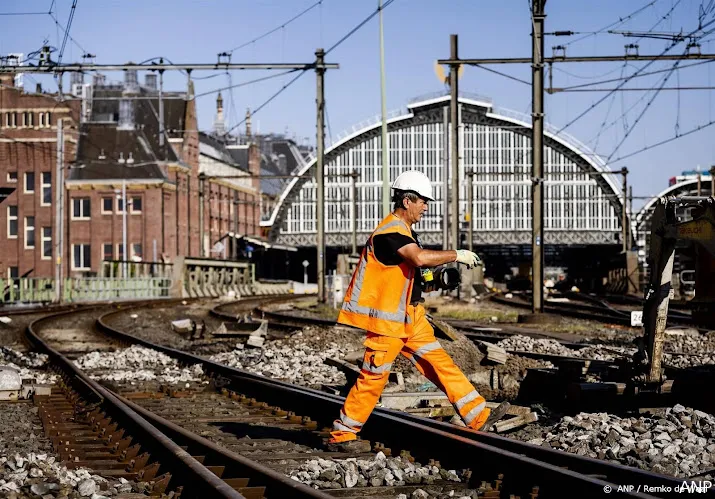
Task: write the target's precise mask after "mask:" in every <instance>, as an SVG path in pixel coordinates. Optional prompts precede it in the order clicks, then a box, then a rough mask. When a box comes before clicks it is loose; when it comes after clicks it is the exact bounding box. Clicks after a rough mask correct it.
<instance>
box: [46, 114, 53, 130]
mask: <svg viewBox="0 0 715 499" xmlns="http://www.w3.org/2000/svg"><path fill="white" fill-rule="evenodd" d="M45 126H46V127H48V128H49V127H51V126H52V113H47V114H45Z"/></svg>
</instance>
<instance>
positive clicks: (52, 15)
mask: <svg viewBox="0 0 715 499" xmlns="http://www.w3.org/2000/svg"><path fill="white" fill-rule="evenodd" d="M46 14H48V15H49V16H50V17H51V18H52V20H53V21H54V22H55V25H56V26H57V28H58V29H61V30H62V31H64V32H66V33H68V35H67V37H68V38H69V40H70V41H71V42H72V43H74V44H75V45H76V46H77V48H78V49H80V50H81V51H82V53H83V54H87V53H88V52H87V50H85V49H84V47H82V45H80V44H79V42H78V41H77V40H75V39H74V38H72V35H69V32H68V31H67V29H66V28H65V27H64V26H63V25H62V23H60V22H59V21H58V20H57V17H56V16H55V15H54V14H53V13H52V11H50V12H46Z"/></svg>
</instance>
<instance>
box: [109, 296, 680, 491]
mask: <svg viewBox="0 0 715 499" xmlns="http://www.w3.org/2000/svg"><path fill="white" fill-rule="evenodd" d="M124 312H126V310H125V311H124ZM114 314H116V313H115V312H113V313H110V314H105V315H104V316H102V317H101V318H100V319H98V320H97V327H98V328H99V329H100V330H101V331H104V332H106V333H107V334H108V335H110V336H112V337H113V338H115V339H120V340H122V341H124V342H127V343H137V344H141V345H143V346H146V347H148V348H153V349H155V350H158V351H161V352H163V353H165V354H167V355H169V356H171V357H174V358H176V359H177V360H179V361H180V362H182V363H185V364H197V363H198V364H201V365H202V367H203V369H204V372H206V373H210V374H211V375H213V376H217V377H219V378H222V382H223V383H226V385H225V386H226V387H227V388H229V389H231V390H235V391H237V392H240V393H242V394H245V395H246V396H248V397H255V398H256V399H257V400H260V401H264V402H266V403H268V404H273V405H280V406H281V407H283V408H286V409H289V410H295V411H297V412H298V413H300V414H302V415H306V416H309V417H311V418H312V419H313V420H316V421H318V422H321V423H323V424H330V422H331V420H332V418H333V417H334V415H337V414H338V411H339V409H340V407H341V406H342V403H343V401H344V399H343V398H342V397H339V396H336V395H331V394H327V393H324V392H320V391H317V390H312V389H310V388H305V387H298V386H295V385H291V384H289V383H285V382H281V381H277V380H271V379H268V378H265V377H263V376H259V375H255V374H252V373H248V372H245V371H241V370H238V369H235V368H231V367H228V366H225V365H222V364H217V363H215V362H212V361H209V360H207V359H205V358H202V357H199V356H196V355H193V354H191V353H188V352H183V351H180V350H177V349H174V348H171V347H166V346H163V345H156V344H154V343H152V342H149V341H147V340H143V339H141V338H137V337H135V336H133V335H131V334H128V333H126V332H124V331H119V330H117V329H115V328H112V327H111V326H109V325H108V324H107V320H108V319H109V318H110V317H111V316H112V315H114ZM370 422H371V423H372V424H369V425H367V426H366V427H365V429H364V430H363V432H362V435H363V437H364V438H367V439H370V440H372V441H379V442H382V443H384V445H385V446H388V447H390V448H392V449H403V450H409V451H410V452H412V454H413V455H415V454H417V455H416V457H422V458H436V459H439V460H440V462H441V463H442V464H443V465H446V466H448V467H459V468H464V467H469V468H470V469H473V470H480V471H484V472H485V473H488V472H490V471H491V472H493V473H494V474H496V473H503V471H504V470H505V469H508V470H518V474H519V477H520V480H519V481H520V483H525V484H529V483H533V484H538V485H539V487H540V494H541V493H547V496H549V494H555V496H556V497H559V494H563V493H564V490H570V491H571V492H570V493H576V492H574V491H578V493H581V494H589V493H593V494H596V493H598V494H601V493H603V492H602V491H603V488H604V487H605V486H610V487H614V485H613V484H625V483H641V484H647V485H651V486H665V487H671V488H672V487H675V486H676V485H680V484H681V483H682V481H681V480H677V479H675V478H673V477H667V476H663V475H659V474H656V473H652V472H648V471H644V470H639V469H635V468H629V467H626V466H623V465H618V464H614V463H608V462H604V461H599V460H596V459H592V458H588V457H584V456H578V455H574V454H568V453H565V452H562V451H557V450H554V449H550V448H549V449H547V448H545V447H540V446H535V445H532V444H527V443H524V442H520V441H517V440H513V439H507V438H505V437H500V436H497V435H490V434H488V433H483V432H473V431H469V430H465V429H462V428H459V427H456V426H454V425H450V424H446V423H441V422H437V421H432V420H429V419H425V418H421V417H418V416H413V415H409V414H405V413H401V412H397V411H390V410H386V409H381V408H377V409H376V410H375V411H374V412H373V414H372V415H371V417H370ZM375 423H377V424H375ZM408 442H419V444H418V445H412V444H409V443H408ZM415 447H416V448H417V450H415ZM464 456H469V457H467V458H465V457H464ZM465 459H467V460H468V461H465ZM564 467H566V468H568V470H567V469H564ZM591 475H597V477H594V476H591ZM521 477H523V480H522V479H521ZM604 477H605V478H606V480H604V479H603V478H604ZM531 480H533V481H531ZM512 487H514V484H512ZM616 489H617V485H616V486H615V488H614V492H615V491H616ZM518 492H521V493H523V492H524V491H523V490H521V491H518ZM623 493H624V494H627V493H625V492H623ZM635 494H636V495H632V496H633V497H675V496H674V495H673V494H667V493H664V494H657V495H655V496H648V495H647V494H642V493H641V494H640V495H638V493H635Z"/></svg>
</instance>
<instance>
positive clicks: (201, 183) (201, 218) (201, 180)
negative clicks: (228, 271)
mask: <svg viewBox="0 0 715 499" xmlns="http://www.w3.org/2000/svg"><path fill="white" fill-rule="evenodd" d="M205 187H206V176H205V175H204V174H203V173H199V256H200V257H201V258H203V257H204V256H205V253H204V209H205V208H204V202H205V201H204V199H205V193H204V189H205Z"/></svg>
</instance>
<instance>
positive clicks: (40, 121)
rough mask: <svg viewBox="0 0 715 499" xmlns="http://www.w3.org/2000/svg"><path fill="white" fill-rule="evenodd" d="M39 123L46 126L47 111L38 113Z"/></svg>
mask: <svg viewBox="0 0 715 499" xmlns="http://www.w3.org/2000/svg"><path fill="white" fill-rule="evenodd" d="M37 125H38V126H40V127H43V126H45V113H39V114H38V115H37Z"/></svg>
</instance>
